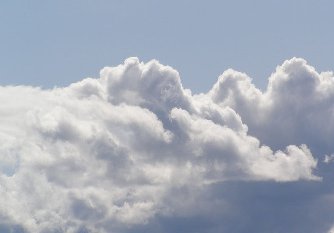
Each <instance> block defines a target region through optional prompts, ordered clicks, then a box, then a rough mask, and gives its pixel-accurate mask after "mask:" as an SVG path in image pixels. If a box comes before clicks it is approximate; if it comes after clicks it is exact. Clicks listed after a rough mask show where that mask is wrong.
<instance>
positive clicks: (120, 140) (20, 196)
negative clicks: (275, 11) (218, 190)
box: [0, 58, 334, 232]
mask: <svg viewBox="0 0 334 233" xmlns="http://www.w3.org/2000/svg"><path fill="white" fill-rule="evenodd" d="M100 74H101V75H100V78H97V79H93V78H87V79H84V80H82V81H80V82H78V83H74V84H71V85H70V86H68V87H64V88H55V89H52V90H41V89H39V88H33V87H28V86H16V87H10V86H8V87H0V99H1V103H2V105H1V107H0V111H1V115H0V119H1V120H0V125H1V129H2V130H1V133H0V161H1V165H0V171H1V175H0V187H1V189H0V193H1V200H2V201H1V205H0V216H1V219H2V220H1V222H0V226H3V228H4V229H14V231H16V232H126V231H127V230H129V229H131V228H132V227H136V226H138V225H141V224H145V223H148V222H149V221H151V220H152V219H154V218H155V217H156V216H173V215H174V214H175V212H177V211H179V210H180V209H184V210H185V209H187V208H190V209H193V208H196V206H194V205H195V204H194V203H192V202H191V201H190V200H189V202H184V203H183V204H182V201H181V200H182V198H184V197H183V196H182V195H181V194H179V193H178V192H177V191H176V190H180V189H186V190H192V192H193V193H192V195H193V196H194V197H196V198H201V195H202V193H205V192H206V191H207V190H208V189H209V187H210V186H212V185H214V184H217V183H221V182H225V181H232V180H241V181H280V182H286V181H298V180H320V179H321V178H320V177H319V176H317V175H315V174H314V169H315V168H316V166H317V159H316V158H314V157H313V156H312V154H311V151H310V150H309V148H308V146H309V145H310V146H311V149H312V151H313V149H314V148H316V146H317V145H315V144H314V143H319V146H324V147H325V148H326V149H328V150H331V151H330V152H333V150H334V148H333V146H332V145H331V144H329V141H328V137H330V136H334V135H332V134H333V132H334V130H332V129H333V128H332V126H333V125H334V124H333V120H332V117H331V116H332V109H333V108H332V103H333V101H331V100H332V96H333V95H334V91H333V90H334V88H332V87H331V85H334V83H333V81H332V77H331V76H328V74H323V75H322V74H318V73H316V72H315V71H314V69H313V68H311V67H309V66H308V65H307V64H306V63H305V61H303V60H301V59H292V60H290V61H287V62H285V63H284V64H283V65H282V66H281V67H278V68H277V70H276V72H275V73H274V74H273V75H272V77H271V78H270V81H269V85H268V89H267V90H266V91H265V92H264V93H262V92H261V91H259V90H258V89H256V88H255V86H254V85H253V84H252V83H251V79H250V78H249V77H248V76H247V75H245V74H243V73H239V72H236V71H233V70H228V71H226V72H224V73H223V75H222V76H221V77H220V78H219V80H218V82H217V83H216V84H215V85H214V87H213V88H212V90H211V91H210V92H209V93H207V94H200V95H192V94H191V92H190V91H189V90H186V89H184V88H183V87H182V84H181V81H180V77H179V74H178V72H177V71H175V70H174V69H172V68H171V67H168V66H163V65H161V64H160V63H159V62H158V61H155V60H153V61H150V62H148V63H143V62H140V61H139V60H138V59H137V58H129V59H127V60H126V61H125V62H124V64H121V65H119V66H117V67H106V68H104V69H102V71H101V72H100ZM298 103H303V104H302V105H299V104H298ZM321 112H322V113H321ZM323 112H326V113H327V114H323ZM324 121H326V122H327V123H326V125H322V124H321V123H319V122H324ZM311 130H312V132H314V133H315V136H314V137H317V139H318V140H317V139H314V138H310V137H311V136H310V135H312V134H311V133H310V131H311ZM290 134H291V135H290ZM319 140H322V141H321V142H318V141H319ZM324 150H325V149H324ZM315 151H316V152H318V151H317V150H315ZM330 152H327V153H330ZM171 196H174V197H175V198H174V200H171ZM178 198H179V199H178ZM181 212H182V211H181ZM184 214H185V215H186V214H187V213H186V212H185V213H184ZM15 229H16V230H15Z"/></svg>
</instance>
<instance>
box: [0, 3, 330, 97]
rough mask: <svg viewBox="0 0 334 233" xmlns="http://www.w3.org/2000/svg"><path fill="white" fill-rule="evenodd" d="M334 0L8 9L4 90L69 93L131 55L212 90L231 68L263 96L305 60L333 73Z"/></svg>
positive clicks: (0, 21)
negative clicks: (273, 78)
mask: <svg viewBox="0 0 334 233" xmlns="http://www.w3.org/2000/svg"><path fill="white" fill-rule="evenodd" d="M333 7H334V3H333V2H332V1H301V0H292V1H273V0H265V1H264V0H263V1H259V0H255V1H240V0H237V1H214V0H212V1H186V0H183V1H176V0H171V1H154V0H143V1H128V0H125V1H124V0H122V1H118V0H113V1H104V0H97V1H89V0H81V1H78V0H74V1H63V0H59V1H2V2H1V5H0V28H1V32H0V33H1V43H0V53H1V56H0V64H1V66H0V84H2V85H7V84H15V85H18V84H29V85H34V86H42V87H53V86H65V85H68V84H70V83H72V82H73V81H79V80H81V79H83V78H84V77H87V76H93V77H98V72H99V70H100V69H101V68H102V67H104V66H110V65H117V64H119V63H121V62H122V61H123V60H124V59H125V58H127V57H129V56H137V57H139V58H140V59H141V60H143V61H148V60H151V59H158V60H159V61H161V62H162V63H163V64H167V65H171V66H172V67H174V68H176V69H177V70H178V71H179V72H180V74H181V78H182V82H183V85H184V86H185V87H186V88H190V89H191V90H192V91H193V92H195V93H197V92H201V91H207V90H209V89H210V88H211V86H212V85H213V83H214V82H215V81H216V80H217V77H218V75H220V74H221V73H222V72H223V71H224V70H226V69H227V68H234V69H236V70H239V71H242V72H246V73H247V74H248V75H250V76H251V77H252V78H253V79H254V83H255V84H256V85H257V86H258V87H260V88H262V89H263V88H264V87H265V86H266V84H267V78H268V76H269V75H270V74H271V73H272V72H273V71H274V70H275V67H276V66H277V65H278V64H281V63H282V62H283V61H284V60H285V59H289V58H291V57H293V56H297V57H303V58H305V59H306V60H307V61H308V62H309V63H310V64H312V65H313V66H315V67H316V68H317V70H320V71H325V70H332V69H333V67H334V61H333V59H331V57H332V54H333V52H334V43H333V41H334V33H333V30H331V27H332V9H333Z"/></svg>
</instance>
